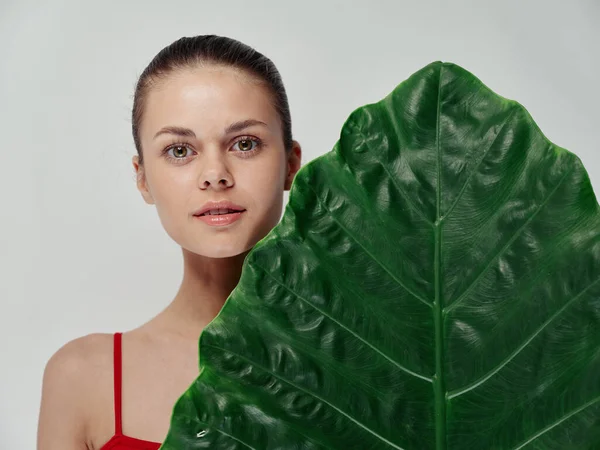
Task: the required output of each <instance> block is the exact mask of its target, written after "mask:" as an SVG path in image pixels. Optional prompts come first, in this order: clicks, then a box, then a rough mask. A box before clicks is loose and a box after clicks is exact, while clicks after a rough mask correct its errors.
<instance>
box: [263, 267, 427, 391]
mask: <svg viewBox="0 0 600 450" xmlns="http://www.w3.org/2000/svg"><path fill="white" fill-rule="evenodd" d="M256 266H258V267H260V269H261V270H262V271H263V272H264V273H265V274H266V275H267V276H269V277H271V278H272V279H273V281H274V282H275V283H277V284H278V285H280V286H281V287H282V288H284V289H286V290H287V291H288V292H290V293H291V294H293V295H294V296H295V297H296V298H298V299H299V300H300V301H302V302H303V303H305V304H307V305H309V306H311V307H312V308H314V309H315V310H317V311H318V312H319V313H321V314H323V315H324V316H325V317H327V318H328V319H329V320H331V321H332V322H333V323H335V324H336V325H338V326H339V327H340V328H342V329H343V330H345V331H346V332H348V333H350V334H351V335H353V336H354V337H355V338H357V339H358V340H359V341H361V342H362V343H364V344H366V345H367V346H368V347H370V348H371V349H373V350H375V351H376V352H377V353H379V354H380V355H381V356H383V357H384V358H385V359H387V360H388V361H390V362H391V363H392V364H393V365H395V366H396V367H398V369H400V370H402V371H403V372H405V373H407V374H409V375H412V376H414V377H416V378H420V379H422V380H425V381H428V382H430V383H431V382H432V381H433V380H432V378H429V377H427V376H425V375H421V374H420V373H417V372H414V371H412V370H410V369H409V368H407V367H404V366H403V365H402V364H400V363H398V362H397V361H395V360H394V359H392V358H391V357H390V356H388V355H386V354H385V353H384V352H383V351H382V350H380V349H378V348H377V347H375V346H374V345H373V344H371V343H370V342H369V341H367V340H366V339H365V338H363V337H362V336H360V335H359V334H358V333H356V332H355V331H353V330H352V329H350V328H349V327H348V326H347V325H344V324H343V323H341V322H339V321H338V320H336V319H334V318H333V317H332V316H331V315H329V314H327V312H325V311H324V310H322V309H321V308H319V307H318V306H316V305H315V304H314V303H311V302H310V301H308V300H307V299H305V298H304V297H302V296H301V295H300V294H298V293H297V292H295V291H293V290H291V289H290V288H288V287H287V286H286V285H285V284H284V283H282V282H281V281H280V280H278V279H277V278H275V277H274V276H273V275H271V273H270V272H269V271H268V270H266V269H265V268H264V267H261V266H259V265H258V264H256Z"/></svg>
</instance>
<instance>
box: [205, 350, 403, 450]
mask: <svg viewBox="0 0 600 450" xmlns="http://www.w3.org/2000/svg"><path fill="white" fill-rule="evenodd" d="M205 346H206V347H212V348H214V349H216V350H222V351H224V352H228V353H231V354H232V355H235V356H237V357H238V358H240V359H242V360H244V361H246V362H247V363H249V364H251V365H253V366H254V367H257V368H258V369H260V370H262V371H263V372H266V373H268V374H271V375H272V376H273V377H275V378H277V379H278V380H280V381H283V382H284V383H286V384H289V385H290V386H292V387H293V388H295V389H298V390H299V391H302V392H304V393H305V394H308V395H309V396H311V397H313V398H314V399H316V400H319V401H321V402H323V403H325V404H326V405H328V406H330V407H331V408H333V409H335V410H336V411H337V412H339V413H340V414H341V415H343V416H344V417H346V418H347V419H349V420H350V421H351V422H354V423H355V424H356V425H358V426H359V427H361V428H362V429H364V430H365V431H368V432H369V433H371V434H372V435H373V436H375V437H376V438H378V439H380V440H381V441H383V442H385V443H386V444H388V445H389V446H391V447H393V448H395V449H397V450H404V449H402V448H401V447H398V446H397V445H396V444H394V443H393V442H391V441H389V440H387V439H386V438H384V437H383V436H381V435H379V434H378V433H377V432H375V431H374V430H371V429H370V428H369V427H367V426H366V425H363V424H362V423H360V422H359V421H358V420H356V419H355V418H354V417H352V416H351V415H350V414H348V413H346V412H344V411H343V410H342V409H340V408H338V407H337V406H335V405H334V404H333V403H330V402H328V401H327V400H325V399H324V398H322V397H320V396H319V395H317V394H315V393H314V392H312V391H309V390H308V389H304V388H303V387H301V386H299V385H297V384H296V383H294V382H292V381H290V380H288V379H287V378H284V377H282V376H280V375H278V374H277V373H275V372H273V371H271V370H269V369H267V368H266V367H264V366H262V365H261V364H258V363H257V362H256V361H252V360H250V359H249V358H247V357H245V356H243V355H240V354H239V353H237V352H234V351H232V350H229V349H226V348H222V347H218V346H216V345H212V344H205Z"/></svg>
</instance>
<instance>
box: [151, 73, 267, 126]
mask: <svg viewBox="0 0 600 450" xmlns="http://www.w3.org/2000/svg"><path fill="white" fill-rule="evenodd" d="M144 116H145V117H144V123H145V125H146V126H145V127H144V128H146V131H147V132H149V133H152V130H153V129H160V128H161V127H163V126H165V125H179V126H191V125H192V124H195V125H196V126H205V127H207V128H212V127H216V128H222V127H223V125H225V126H226V125H228V124H229V123H227V124H225V123H226V122H235V121H237V120H246V119H256V120H260V121H262V122H265V123H267V124H269V126H270V127H274V126H276V125H277V124H278V115H277V112H276V110H275V108H274V106H273V97H272V94H271V92H270V90H269V88H268V86H266V85H265V84H264V83H260V82H257V81H256V79H255V78H253V77H249V76H247V75H245V74H243V73H241V72H240V71H239V70H233V69H229V68H214V67H209V68H204V67H203V68H195V69H186V70H179V71H177V72H176V73H173V74H172V75H170V76H167V77H165V78H161V79H160V81H159V83H158V84H156V85H154V86H152V87H151V88H150V91H149V92H148V97H147V99H146V104H145V110H144ZM167 122H168V123H167ZM205 131H208V130H205Z"/></svg>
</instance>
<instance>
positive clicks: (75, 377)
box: [38, 35, 302, 450]
mask: <svg viewBox="0 0 600 450" xmlns="http://www.w3.org/2000/svg"><path fill="white" fill-rule="evenodd" d="M132 125H133V138H134V142H135V145H136V148H137V155H136V156H134V157H133V166H134V168H135V170H136V173H137V187H138V189H139V191H140V193H141V194H142V197H143V199H144V200H145V201H146V203H148V204H152V205H155V206H156V209H157V212H158V215H159V218H160V221H161V223H162V225H163V227H164V228H165V230H166V232H167V233H168V234H169V236H171V238H172V239H173V240H174V241H175V242H177V244H179V245H180V246H181V248H182V251H183V261H184V273H183V280H182V283H181V286H180V288H179V291H178V292H177V294H176V295H175V298H174V299H173V300H172V302H171V303H170V304H169V305H168V307H167V308H166V309H165V310H164V311H162V312H161V313H160V314H158V315H157V316H156V317H155V318H153V319H152V320H150V321H149V322H147V323H146V324H144V325H142V326H140V327H139V328H136V329H134V330H132V331H128V332H126V333H123V335H122V336H121V334H119V333H116V334H114V335H111V334H91V335H88V336H84V337H81V338H79V339H75V340H74V341H72V342H69V343H67V344H66V345H65V346H64V347H62V348H61V349H60V350H58V351H57V352H56V353H55V354H54V355H53V356H52V358H51V359H50V360H49V361H48V364H47V366H46V369H45V372H44V381H43V388H42V402H41V408H40V418H39V428H38V450H83V449H103V450H108V449H114V450H116V449H157V448H158V447H159V446H160V444H159V442H161V441H162V440H163V439H164V438H165V436H166V434H167V431H168V428H169V423H170V418H171V413H172V408H173V405H174V404H175V402H176V400H177V399H178V398H179V396H180V395H181V394H182V393H183V392H184V391H185V390H186V389H187V387H188V386H189V385H190V384H191V383H192V382H193V380H194V379H195V378H196V377H197V375H198V338H199V335H200V332H201V331H202V329H203V328H204V327H205V326H206V325H207V324H208V323H209V322H210V321H211V320H212V319H213V318H214V317H215V316H216V314H217V313H218V312H219V310H220V309H221V307H222V305H223V303H224V302H225V299H226V298H227V297H228V296H229V294H230V293H231V291H232V290H233V288H234V287H235V286H236V284H237V283H238V281H239V277H240V273H241V268H242V263H243V261H244V258H245V256H246V255H247V254H248V252H249V251H250V249H251V248H252V246H253V245H254V244H256V243H257V242H258V241H259V240H260V239H262V238H263V237H264V236H266V234H267V233H268V232H269V231H270V230H271V229H272V228H273V227H274V226H275V225H276V224H277V223H278V222H279V219H280V217H281V213H282V208H283V191H284V190H289V189H290V187H291V184H292V180H293V178H294V176H295V174H296V172H297V171H298V169H299V168H300V165H301V155H302V152H301V148H300V145H299V144H298V142H296V141H294V140H292V134H291V119H290V112H289V107H288V101H287V96H286V93H285V90H284V87H283V83H282V81H281V78H280V76H279V73H278V71H277V69H276V68H275V66H274V65H273V63H272V62H271V61H270V60H269V59H268V58H266V57H265V56H263V55H262V54H260V53H258V52H256V51H255V50H253V49H252V48H250V47H248V46H246V45H244V44H242V43H240V42H238V41H235V40H232V39H229V38H225V37H220V36H214V35H210V36H197V37H193V38H181V39H179V40H178V41H176V42H174V43H173V44H171V45H169V46H168V47H166V48H164V49H163V50H162V51H161V52H160V53H158V55H156V57H155V58H154V59H153V60H152V62H151V63H150V64H149V65H148V67H147V68H146V69H145V70H144V72H143V73H142V75H141V76H140V79H139V81H138V83H137V87H136V90H135V96H134V103H133V114H132Z"/></svg>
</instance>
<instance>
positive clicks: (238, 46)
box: [131, 34, 292, 164]
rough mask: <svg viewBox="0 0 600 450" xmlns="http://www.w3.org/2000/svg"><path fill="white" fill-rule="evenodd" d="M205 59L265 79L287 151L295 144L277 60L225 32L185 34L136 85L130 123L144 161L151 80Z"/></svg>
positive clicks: (155, 60) (149, 66)
mask: <svg viewBox="0 0 600 450" xmlns="http://www.w3.org/2000/svg"><path fill="white" fill-rule="evenodd" d="M202 63H213V64H217V65H225V66H229V67H233V68H237V69H241V70H244V71H246V72H247V73H249V74H251V75H254V76H256V77H258V78H259V79H260V80H262V81H263V82H265V83H266V84H267V85H268V86H269V88H270V90H271V92H272V94H273V97H274V106H275V109H276V111H277V113H278V114H279V117H280V119H281V123H282V128H283V144H284V148H285V150H286V152H289V151H290V150H291V148H292V119H291V116H290V107H289V104H288V99H287V94H286V92H285V88H284V86H283V81H282V80H281V75H280V74H279V71H278V70H277V68H276V67H275V64H273V62H272V61H271V60H270V59H269V58H267V57H266V56H264V55H263V54H262V53H259V52H257V51H256V50H254V49H253V48H252V47H250V46H248V45H246V44H243V43H242V42H239V41H236V40H235V39H231V38H228V37H224V36H216V35H213V34H211V35H201V36H194V37H182V38H180V39H178V40H177V41H175V42H173V43H172V44H170V45H168V46H167V47H165V48H163V49H162V50H161V51H160V52H158V54H157V55H156V56H155V57H154V59H153V60H152V61H150V64H148V66H147V67H146V68H145V69H144V71H143V72H142V74H141V75H140V78H139V79H138V82H137V85H136V87H135V94H134V97H133V110H132V113H131V119H132V120H131V125H132V131H133V141H134V143H135V147H136V149H137V152H138V156H139V163H140V164H143V156H142V146H141V143H140V136H139V130H140V124H141V121H142V116H143V112H144V105H145V100H146V96H147V94H148V92H149V91H150V88H151V87H152V84H153V83H154V82H156V81H157V80H159V79H160V78H161V77H163V76H165V75H168V74H170V73H171V72H173V71H174V70H176V69H181V68H188V67H194V66H196V65H199V64H202Z"/></svg>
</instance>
